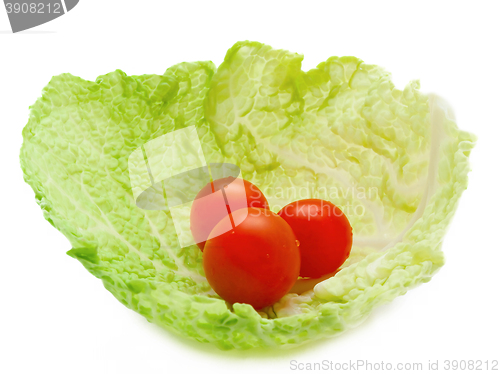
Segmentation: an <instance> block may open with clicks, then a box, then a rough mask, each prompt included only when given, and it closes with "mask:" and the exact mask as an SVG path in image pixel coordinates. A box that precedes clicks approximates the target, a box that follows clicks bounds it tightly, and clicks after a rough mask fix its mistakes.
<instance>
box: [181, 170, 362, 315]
mask: <svg viewBox="0 0 500 374" xmlns="http://www.w3.org/2000/svg"><path fill="white" fill-rule="evenodd" d="M222 202H223V205H224V206H223V207H222V208H221V205H222ZM235 207H236V209H235ZM223 208H225V209H223ZM190 218H191V231H192V234H193V237H194V238H195V240H196V241H197V242H198V246H199V247H200V249H201V250H202V251H203V252H204V253H203V266H204V269H205V275H206V277H207V280H208V282H209V284H210V285H211V286H212V288H213V289H214V291H215V292H216V293H217V294H218V295H219V296H220V297H222V298H223V299H224V300H226V301H228V302H230V303H235V302H240V303H247V304H250V305H252V306H253V307H254V308H255V309H260V308H262V307H265V306H268V305H272V304H273V303H275V302H277V301H278V300H279V299H281V297H283V296H284V295H285V294H286V293H287V292H288V291H290V289H291V288H292V286H293V285H294V283H295V282H296V281H297V278H298V277H299V276H301V277H310V278H319V277H321V276H323V275H325V274H329V273H333V272H335V271H336V270H337V269H338V268H339V267H340V266H341V265H342V264H343V263H344V261H345V260H346V259H347V257H348V256H349V253H350V250H351V245H352V229H351V226H350V224H349V221H348V220H347V218H346V216H345V215H344V214H343V213H342V211H341V210H340V209H339V208H338V207H336V206H335V205H333V204H332V203H330V202H328V201H324V200H319V199H307V200H300V201H296V202H293V203H290V204H288V205H286V206H285V207H283V208H282V209H281V210H280V211H279V212H278V214H275V213H273V212H271V211H270V210H268V202H267V199H266V198H265V196H264V194H263V193H262V192H261V191H260V190H259V189H258V188H257V187H256V186H255V185H253V184H252V183H250V182H248V181H245V180H241V179H234V178H223V179H219V180H216V181H214V182H211V183H209V184H207V186H205V187H204V188H203V189H202V190H201V191H200V192H199V194H198V196H197V197H196V199H195V201H194V203H193V206H192V208H191V217H190Z"/></svg>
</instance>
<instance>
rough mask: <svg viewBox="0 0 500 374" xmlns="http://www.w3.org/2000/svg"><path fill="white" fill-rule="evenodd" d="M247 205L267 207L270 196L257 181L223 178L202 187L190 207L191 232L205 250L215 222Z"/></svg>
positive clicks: (199, 245)
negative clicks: (257, 184)
mask: <svg viewBox="0 0 500 374" xmlns="http://www.w3.org/2000/svg"><path fill="white" fill-rule="evenodd" d="M246 207H255V208H264V209H267V208H268V203H267V199H266V197H265V196H264V194H263V193H262V191H261V190H259V189H258V188H257V186H255V185H254V184H252V183H250V182H248V181H246V180H243V179H240V178H236V179H235V178H231V177H228V178H221V179H217V180H215V181H213V182H210V183H208V184H207V185H206V186H205V187H203V188H202V189H201V190H200V192H198V195H196V198H195V200H194V202H193V205H192V207H191V215H190V220H191V233H192V234H193V237H194V239H195V241H196V243H197V245H198V247H199V248H200V249H201V250H202V251H203V248H204V246H205V241H206V240H207V238H208V235H209V234H210V232H211V231H212V229H213V228H214V227H215V225H216V224H217V223H218V222H219V221H220V220H221V219H223V218H224V217H226V216H227V215H228V212H231V211H236V210H238V209H242V208H246Z"/></svg>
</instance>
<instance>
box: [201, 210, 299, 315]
mask: <svg viewBox="0 0 500 374" xmlns="http://www.w3.org/2000/svg"><path fill="white" fill-rule="evenodd" d="M233 223H234V224H233ZM228 228H229V231H228ZM203 267H204V269H205V275H206V277H207V280H208V283H209V284H210V285H211V286H212V288H213V289H214V291H215V292H216V293H217V294H218V295H219V296H220V297H222V298H223V299H224V300H226V301H228V302H230V303H247V304H250V305H252V306H253V307H254V308H255V309H260V308H263V307H265V306H268V305H272V304H274V303H275V302H277V301H278V300H279V299H281V298H282V297H283V296H284V295H285V294H286V293H287V292H288V291H289V290H290V288H292V286H293V284H294V283H295V281H296V280H297V277H298V276H299V270H300V253H299V248H298V245H297V241H296V238H295V235H294V233H293V231H292V229H291V227H290V226H289V225H288V223H286V222H285V220H283V219H282V218H281V217H279V216H278V215H277V214H275V213H273V212H271V211H270V210H267V209H261V208H245V209H240V210H238V211H236V212H233V213H232V214H231V215H229V216H226V217H225V218H224V219H223V220H222V221H221V222H219V223H218V224H217V226H216V227H215V228H214V230H213V231H212V233H210V238H209V239H208V240H207V243H206V245H205V250H204V252H203Z"/></svg>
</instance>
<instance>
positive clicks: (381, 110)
mask: <svg viewBox="0 0 500 374" xmlns="http://www.w3.org/2000/svg"><path fill="white" fill-rule="evenodd" d="M301 61H302V56H301V55H299V54H296V53H291V52H288V51H285V50H276V49H273V48H271V47H269V46H267V45H264V44H260V43H256V42H239V43H236V44H235V45H234V46H233V47H232V48H231V49H230V50H229V51H228V52H227V55H226V57H225V60H224V62H223V63H222V64H221V66H219V68H217V69H216V67H215V66H214V64H213V63H211V62H193V63H181V64H178V65H175V66H173V67H171V68H169V69H168V70H167V71H166V72H165V73H164V74H163V75H141V76H127V75H126V74H125V73H124V72H122V71H120V70H117V71H115V72H112V73H109V74H106V75H103V76H100V77H98V78H97V79H96V81H95V82H91V81H87V80H84V79H81V78H78V77H75V76H73V75H71V74H62V75H59V76H56V77H53V78H52V80H51V81H50V82H49V84H48V85H47V86H46V87H45V88H44V90H43V93H42V97H41V98H39V99H38V100H37V102H36V103H35V104H34V105H33V106H32V107H31V113H30V118H29V122H28V124H27V125H26V126H25V128H24V130H23V138H24V142H23V146H22V149H21V155H20V160H21V166H22V169H23V172H24V179H25V180H26V182H27V183H28V184H29V185H30V186H31V187H32V188H33V190H34V192H35V197H36V201H37V203H38V204H39V205H40V207H41V208H42V210H43V214H44V217H45V218H46V219H47V220H48V221H49V222H50V223H51V224H52V225H53V226H54V227H56V228H57V229H58V230H59V231H61V232H62V233H63V234H64V235H65V236H66V237H67V238H68V239H69V241H70V243H71V246H72V249H71V250H70V251H69V252H68V254H69V255H70V256H72V257H74V258H75V259H78V260H79V261H80V262H81V263H82V264H83V265H84V266H85V268H86V269H87V270H88V271H89V272H90V273H92V274H93V275H94V276H96V277H98V278H100V279H101V280H102V282H103V284H104V286H105V287H106V289H107V290H109V291H110V292H111V293H112V294H113V295H114V296H115V297H116V298H117V299H118V300H119V301H120V302H121V303H123V304H124V305H125V306H127V307H128V308H131V309H133V310H135V311H136V312H138V313H140V314H142V315H143V316H144V317H146V318H147V320H148V321H150V322H153V323H156V324H157V325H159V326H162V327H164V328H168V329H173V330H175V331H176V332H178V333H180V334H182V335H184V336H189V337H191V338H193V339H196V340H198V341H201V342H210V343H213V344H215V345H216V346H218V347H219V348H221V349H234V348H236V349H248V348H252V347H272V346H282V345H296V344H301V343H304V342H308V341H311V340H315V339H318V338H322V337H325V336H332V335H335V334H337V333H340V332H342V331H344V330H346V329H348V328H350V327H353V326H355V325H357V324H359V323H360V322H361V321H362V320H363V319H364V318H365V317H366V316H367V315H368V314H369V313H370V311H371V310H372V309H373V308H374V307H375V306H377V305H379V304H382V303H386V302H389V301H391V300H392V299H394V298H395V297H397V296H399V295H402V294H405V293H406V292H407V290H408V289H409V288H410V287H412V286H415V285H417V284H419V283H422V282H427V281H429V280H430V279H431V277H432V276H433V275H434V274H435V273H436V271H437V270H438V269H439V268H440V267H441V266H442V265H443V263H444V257H443V252H442V250H441V246H442V242H443V238H444V234H445V231H446V228H447V226H448V225H449V223H450V220H451V218H452V216H453V213H454V211H455V209H456V207H457V204H458V199H459V197H460V195H461V194H462V192H463V191H464V190H465V189H466V186H467V173H468V171H469V164H468V157H469V153H470V150H471V149H472V148H473V146H474V143H475V137H474V136H473V135H472V134H469V133H467V132H464V131H460V130H459V129H458V128H457V126H456V123H455V119H454V116H453V113H452V112H451V109H450V108H449V106H448V104H447V103H446V102H444V101H443V100H442V99H440V98H439V97H438V96H436V95H425V94H423V93H422V92H420V91H419V83H418V81H414V82H410V83H409V84H408V85H407V86H406V87H405V88H404V89H403V90H398V89H397V88H395V87H394V85H393V83H392V82H391V77H390V74H389V73H388V72H386V71H385V70H384V69H382V68H380V67H378V66H375V65H368V64H365V63H364V62H363V61H361V60H359V59H357V58H355V57H331V58H329V59H328V60H327V61H325V62H322V63H320V64H319V65H318V66H317V67H316V68H315V69H312V70H310V71H308V72H304V71H302V70H301ZM188 126H195V127H196V131H197V133H198V137H199V139H200V141H201V146H202V150H203V154H204V156H205V159H206V161H207V162H228V163H233V164H236V165H238V166H239V167H240V169H241V172H242V175H243V177H244V178H245V179H247V180H249V181H251V182H252V183H255V184H256V185H257V186H258V187H259V188H260V189H261V190H263V192H264V193H265V194H266V196H267V197H268V200H269V202H270V205H271V208H272V209H273V210H274V211H277V210H279V209H280V208H281V207H282V206H284V205H285V204H287V203H289V202H291V201H294V200H297V199H300V198H311V197H314V198H321V199H326V200H329V201H332V202H333V203H334V204H336V205H338V206H339V207H341V208H342V209H343V210H344V211H345V212H346V214H347V216H348V217H349V219H350V221H351V224H352V226H353V231H354V245H353V249H352V253H351V256H350V258H349V259H348V260H347V261H346V263H345V264H344V265H343V267H342V270H341V271H340V272H339V273H337V274H336V275H335V276H334V277H331V278H329V279H327V280H324V281H322V282H320V283H318V284H317V285H316V286H315V287H314V288H313V289H311V290H309V291H307V292H304V293H302V294H294V293H290V294H288V295H286V296H285V297H283V299H282V300H280V301H279V302H278V303H276V304H275V305H273V306H272V307H269V308H266V309H264V310H260V311H255V310H254V309H253V308H252V307H251V306H249V305H246V304H238V303H237V304H234V305H228V304H227V303H226V302H225V301H223V300H221V299H220V298H219V297H218V296H217V295H216V294H215V293H214V292H213V290H212V289H211V288H210V286H209V284H208V283H207V281H206V279H205V277H204V273H203V267H202V253H201V252H200V251H199V249H198V247H197V246H196V245H191V246H188V247H184V248H182V247H181V246H180V245H179V241H178V238H177V235H176V231H175V228H174V224H173V221H172V216H171V213H170V211H169V210H168V209H165V210H143V209H140V208H139V207H138V206H137V204H136V201H135V200H134V196H133V193H132V189H131V182H130V176H129V172H128V159H129V156H130V155H131V153H132V152H133V151H134V150H136V149H138V148H140V147H142V146H144V145H145V144H146V143H147V142H149V141H151V140H152V139H155V138H158V137H160V136H162V135H165V134H168V133H170V132H172V131H175V130H179V129H183V128H186V127H188ZM181 161H182V160H181ZM186 162H187V161H186Z"/></svg>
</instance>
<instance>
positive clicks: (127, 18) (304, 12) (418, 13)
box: [0, 0, 500, 374]
mask: <svg viewBox="0 0 500 374" xmlns="http://www.w3.org/2000/svg"><path fill="white" fill-rule="evenodd" d="M498 4H499V3H498V2H494V1H489V2H482V1H477V2H459V1H454V2H437V1H436V2H424V1H416V2H405V1H402V2H399V1H398V2H385V1H370V2H348V1H328V2H316V1H307V2H306V1H304V2H292V1H271V0H267V1H262V2H261V1H254V0H252V1H249V0H246V1H232V2H219V1H207V0H205V1H199V2H198V1H145V0H141V1H136V2H132V1H118V0H113V1H111V0H106V1H98V0H82V1H81V2H80V4H78V6H77V7H76V8H74V9H73V10H72V11H71V12H69V13H68V14H67V15H65V16H63V17H61V18H59V19H56V20H54V21H52V22H50V23H47V24H45V25H42V26H39V27H37V28H35V29H32V30H30V31H26V32H23V33H20V34H15V35H13V34H11V33H10V27H9V24H8V19H7V15H6V12H5V11H4V9H3V6H0V56H1V60H0V108H1V109H0V139H1V147H0V153H1V171H2V174H1V176H0V178H1V179H0V180H1V184H0V188H1V197H2V208H3V209H2V211H1V215H0V217H1V218H0V219H1V224H0V233H1V236H0V238H1V241H0V246H1V257H0V264H1V267H0V278H1V280H0V284H1V291H0V345H1V349H0V372H1V373H6V374H11V373H30V374H36V373H51V374H59V373H65V374H66V373H72V374H73V373H74V374H77V373H95V374H100V373H178V372H189V373H191V372H192V373H199V372H208V373H211V372H214V373H226V372H228V373H229V372H231V373H232V372H236V371H237V372H249V373H267V372H269V373H281V372H283V373H287V372H294V371H291V370H290V368H291V367H290V361H291V360H297V361H299V362H302V363H305V362H314V361H321V360H332V361H334V362H347V361H349V360H358V359H362V360H369V361H371V362H381V361H384V362H391V363H393V364H395V363H398V362H403V363H406V362H410V363H412V362H422V363H424V367H426V366H427V363H428V361H429V360H433V361H434V360H437V359H439V360H440V368H441V370H440V371H442V372H445V371H444V370H442V369H443V365H444V360H447V359H459V360H460V359H465V360H490V361H491V360H493V359H496V360H499V359H500V354H499V352H500V340H499V332H500V331H499V330H500V329H499V326H500V324H499V314H500V308H499V301H498V298H499V296H498V295H499V286H500V284H499V278H500V276H499V274H500V270H499V268H500V255H499V250H500V245H499V241H500V240H499V234H498V232H499V230H500V228H499V224H500V219H499V216H498V209H499V207H500V206H499V203H498V199H499V197H500V192H499V187H500V184H499V182H500V181H499V178H498V170H499V167H498V161H499V159H500V131H499V128H500V123H499V122H500V120H499V113H500V75H499V73H500V63H499V61H500V59H499V57H500V53H499V42H498V36H499V35H500V27H499V23H498V22H499V21H498V15H499V11H500V9H499V7H498ZM245 39H250V40H257V41H260V42H264V43H267V44H270V45H272V46H273V47H276V48H284V49H289V50H291V51H294V52H299V53H302V54H304V55H305V59H304V64H303V66H304V69H306V70H307V69H309V68H313V67H314V66H315V65H316V64H318V63H319V62H321V61H323V60H325V59H326V58H327V57H329V56H332V55H354V56H357V57H360V58H362V59H364V60H365V61H366V62H368V63H375V64H378V65H381V66H384V67H385V68H387V70H389V71H391V72H392V73H393V77H394V81H395V83H396V85H397V86H398V87H399V88H403V87H404V85H405V84H406V83H407V82H408V81H409V80H411V79H416V78H419V79H420V80H421V84H422V90H423V91H425V92H430V91H434V92H437V93H439V94H440V95H441V96H443V97H444V98H446V99H447V100H448V101H449V102H450V103H452V105H453V107H454V109H455V112H456V116H457V120H458V124H459V127H460V128H461V129H464V130H468V131H471V132H473V133H475V134H476V135H478V137H479V141H478V143H477V146H476V148H475V149H474V150H473V152H472V156H471V163H472V169H473V170H472V172H471V174H470V183H469V188H468V190H467V191H466V192H465V193H464V195H463V197H462V199H461V202H460V206H459V209H458V211H457V213H456V216H455V218H454V220H453V223H452V225H451V227H450V229H449V232H448V234H447V237H446V239H445V242H444V246H443V249H444V251H445V253H446V257H447V263H446V265H445V266H444V267H443V268H442V270H441V271H440V272H439V273H438V274H437V275H436V276H435V277H434V278H433V279H432V281H431V282H430V283H428V284H425V285H421V286H419V287H418V288H416V289H413V290H411V291H410V292H409V293H408V294H407V295H405V296H403V297H400V298H398V299H396V300H395V301H394V302H392V303H391V304H389V305H385V306H383V307H380V308H378V309H377V310H376V311H375V312H374V313H372V315H371V316H370V317H369V319H368V320H367V321H366V322H365V323H364V324H363V325H361V326H360V327H358V328H356V329H354V330H351V331H348V332H347V333H345V334H344V335H341V336H339V337H337V338H335V339H330V340H323V341H320V342H317V343H313V344H309V345H307V346H304V347H302V348H299V349H292V350H281V351H270V352H263V351H257V352H255V351H251V352H248V351H247V352H243V353H241V352H221V351H218V350H217V349H215V348H213V347H211V346H209V345H206V344H201V343H196V342H190V341H188V340H186V339H184V338H181V337H178V336H177V335H174V334H172V333H168V332H164V331H163V330H161V329H160V328H158V327H156V326H155V325H152V324H149V323H148V322H146V320H145V319H144V318H143V317H141V316H140V315H138V314H136V313H134V312H132V311H130V310H128V309H126V308H125V307H123V306H122V305H121V304H120V303H119V302H118V301H117V300H115V299H114V298H113V296H112V295H111V294H110V293H108V292H107V291H106V290H105V289H104V287H103V286H102V284H101V282H100V281H99V280H98V279H96V278H94V277H93V276H92V275H90V274H89V273H88V272H87V271H86V270H85V269H84V268H83V266H81V265H80V263H79V262H77V261H75V260H74V259H72V258H70V257H69V256H67V255H65V252H66V251H67V250H69V249H70V246H69V243H68V241H67V240H66V239H65V238H64V237H63V235H62V234H60V233H59V232H58V231H57V230H55V229H54V228H53V227H52V226H50V224H49V223H48V222H46V221H45V220H44V219H43V217H42V212H41V210H40V209H39V207H38V206H37V204H36V203H35V198H34V193H33V191H32V190H31V188H30V187H29V186H28V185H27V184H25V183H24V181H23V178H22V173H21V169H20V167H19V161H18V154H19V149H20V147H21V142H22V137H21V130H22V128H23V126H24V125H25V123H26V122H27V119H28V108H29V105H31V104H33V103H34V102H35V100H36V99H37V97H38V96H39V95H40V93H41V89H42V88H43V87H44V86H45V85H46V84H47V82H48V81H49V80H50V78H51V77H52V76H53V75H56V74H60V73H64V72H70V73H72V74H74V75H79V76H81V77H83V78H85V79H89V80H94V79H95V78H96V77H97V76H98V75H100V74H104V73H107V72H110V71H113V70H115V69H117V68H120V69H122V70H124V71H125V72H126V73H127V74H143V73H156V74H161V73H163V72H164V70H165V69H166V68H167V67H169V66H170V65H172V64H174V63H178V62H182V61H197V60H212V61H214V62H215V63H216V64H220V63H221V62H222V60H223V58H224V55H225V52H226V50H227V49H228V48H229V47H231V46H232V45H233V43H234V42H236V41H238V40H245ZM484 368H485V367H484V365H483V369H484Z"/></svg>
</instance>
